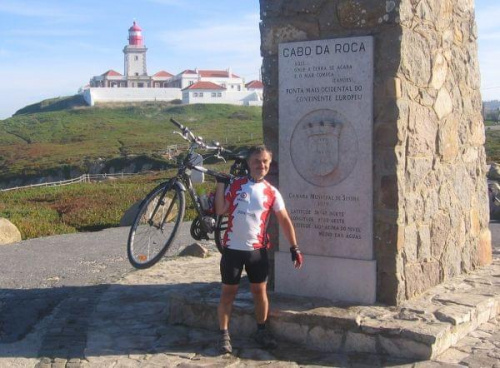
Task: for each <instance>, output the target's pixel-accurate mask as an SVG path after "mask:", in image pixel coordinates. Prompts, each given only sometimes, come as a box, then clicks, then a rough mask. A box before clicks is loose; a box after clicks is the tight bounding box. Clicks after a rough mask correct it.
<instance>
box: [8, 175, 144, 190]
mask: <svg viewBox="0 0 500 368" xmlns="http://www.w3.org/2000/svg"><path fill="white" fill-rule="evenodd" d="M142 174H145V172H138V173H116V174H83V175H81V176H79V177H77V178H73V179H68V180H60V181H53V182H49V183H40V184H30V185H23V186H19V187H12V188H7V189H0V192H8V191H11V190H19V189H27V188H36V187H38V188H40V187H56V186H64V185H71V184H76V183H90V182H92V181H100V180H106V179H107V178H123V177H125V176H132V175H142Z"/></svg>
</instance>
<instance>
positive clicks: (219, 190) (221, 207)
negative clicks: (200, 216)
mask: <svg viewBox="0 0 500 368" xmlns="http://www.w3.org/2000/svg"><path fill="white" fill-rule="evenodd" d="M224 192H225V184H224V183H217V187H216V189H215V213H216V214H217V215H219V216H220V215H224V214H226V213H227V212H228V211H229V202H228V201H226V198H225V195H224Z"/></svg>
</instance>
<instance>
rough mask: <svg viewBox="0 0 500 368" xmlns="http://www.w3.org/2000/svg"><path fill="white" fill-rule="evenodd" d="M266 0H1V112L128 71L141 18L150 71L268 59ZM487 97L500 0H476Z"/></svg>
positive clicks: (499, 76) (498, 71) (254, 73)
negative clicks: (263, 41)
mask: <svg viewBox="0 0 500 368" xmlns="http://www.w3.org/2000/svg"><path fill="white" fill-rule="evenodd" d="M259 18H260V15H259V0H0V37H1V38H0V81H1V83H0V119H5V118H7V117H10V116H11V115H12V114H13V113H15V112H16V111H17V110H19V109H21V108H22V107H24V106H26V105H29V104H32V103H36V102H39V101H41V100H43V99H47V98H53V97H59V96H70V95H74V94H76V93H77V91H78V89H79V88H80V87H82V86H84V85H86V84H87V83H88V82H89V80H90V78H91V77H92V76H95V75H100V74H102V73H104V72H106V71H107V70H109V69H113V70H116V71H118V72H120V73H123V52H122V50H123V47H124V46H125V45H126V44H127V43H128V41H127V37H128V28H129V27H130V26H131V25H132V22H133V21H134V20H136V21H137V23H138V24H139V25H140V26H141V28H142V29H143V36H144V43H145V45H146V47H147V48H148V53H147V66H148V74H150V75H152V74H154V73H156V72H158V71H160V70H165V71H167V72H169V73H172V74H177V73H179V72H181V71H183V70H185V69H194V68H199V69H223V70H225V69H227V68H229V67H231V68H232V71H233V72H234V73H235V74H238V75H239V76H241V77H244V78H245V80H246V81H247V82H248V81H250V80H253V79H258V78H259V71H260V66H261V60H262V59H261V57H260V34H259V21H260V19H259ZM476 19H477V24H478V30H479V62H480V68H481V78H482V89H481V91H482V97H483V100H492V99H499V100H500V68H499V67H498V65H497V64H498V63H499V61H500V47H499V45H500V43H499V41H500V22H499V21H498V19H500V1H499V0H476Z"/></svg>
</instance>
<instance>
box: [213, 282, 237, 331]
mask: <svg viewBox="0 0 500 368" xmlns="http://www.w3.org/2000/svg"><path fill="white" fill-rule="evenodd" d="M237 292H238V285H227V284H222V292H221V296H220V301H219V306H218V307H217V315H218V316H219V328H220V329H221V330H227V329H229V319H230V318H231V311H232V310H233V302H234V299H235V298H236V293H237Z"/></svg>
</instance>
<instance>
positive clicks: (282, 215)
mask: <svg viewBox="0 0 500 368" xmlns="http://www.w3.org/2000/svg"><path fill="white" fill-rule="evenodd" d="M276 217H277V218H278V223H279V224H280V226H281V228H282V229H283V233H284V234H285V238H286V239H287V240H288V242H289V243H290V252H291V254H292V262H293V265H294V266H295V268H301V267H302V263H304V256H303V255H302V253H301V252H300V251H299V247H298V246H297V238H296V236H295V228H294V227H293V223H292V220H291V219H290V216H289V215H288V212H287V210H286V209H285V208H284V209H282V210H281V211H278V212H276Z"/></svg>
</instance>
